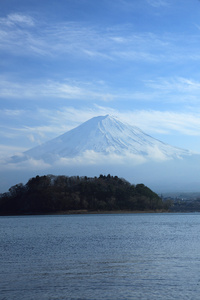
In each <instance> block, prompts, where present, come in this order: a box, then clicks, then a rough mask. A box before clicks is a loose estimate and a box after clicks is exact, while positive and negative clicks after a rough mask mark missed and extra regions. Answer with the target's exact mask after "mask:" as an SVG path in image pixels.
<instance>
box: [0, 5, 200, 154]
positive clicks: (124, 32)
mask: <svg viewBox="0 0 200 300" xmlns="http://www.w3.org/2000/svg"><path fill="white" fill-rule="evenodd" d="M199 50H200V1H198V0H190V1H188V0H115V1H113V0H101V1H98V0H59V1H58V0H42V1H39V0H18V1H16V0H2V1H1V3H0V57H1V59H0V70H1V72H0V158H3V157H5V156H8V155H12V154H14V153H16V152H20V151H25V150H27V149H29V148H32V147H34V146H36V145H38V144H41V143H43V142H45V141H47V140H49V139H51V138H53V137H56V136H58V135H60V134H62V133H64V132H66V131H68V130H69V129H71V128H73V127H75V126H77V125H79V124H80V123H82V122H84V121H86V120H88V119H90V118H92V117H93V116H98V115H106V114H112V115H116V116H118V117H119V118H120V119H121V120H122V121H123V120H124V121H126V122H128V123H130V124H133V125H136V126H138V127H140V128H141V129H142V130H143V131H145V132H146V133H148V134H150V135H151V136H153V137H155V138H158V139H160V140H161V141H164V142H166V143H169V144H171V145H174V146H178V147H181V148H186V149H189V150H193V151H196V152H200V75H199V69H200V51H199Z"/></svg>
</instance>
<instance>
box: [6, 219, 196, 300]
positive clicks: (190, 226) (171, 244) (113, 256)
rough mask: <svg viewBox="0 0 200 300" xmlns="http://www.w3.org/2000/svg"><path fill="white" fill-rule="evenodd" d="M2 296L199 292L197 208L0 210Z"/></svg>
mask: <svg viewBox="0 0 200 300" xmlns="http://www.w3.org/2000/svg"><path fill="white" fill-rule="evenodd" d="M0 283H1V284H0V300H1V299H2V300H3V299H20V300H22V299H26V300H27V299H199V292H200V214H119V215H73V216H27V217H0Z"/></svg>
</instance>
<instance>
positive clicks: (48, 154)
mask: <svg viewBox="0 0 200 300" xmlns="http://www.w3.org/2000/svg"><path fill="white" fill-rule="evenodd" d="M84 153H88V155H89V153H91V154H92V153H97V154H101V155H105V156H107V155H118V156H121V157H122V156H126V155H133V158H135V159H137V158H138V157H140V158H141V157H143V158H145V159H147V160H148V159H154V160H166V159H174V158H181V157H184V156H188V155H191V152H190V151H188V150H183V149H179V148H176V147H173V146H170V145H168V144H165V143H163V142H161V141H159V140H157V139H154V138H153V137H151V136H149V135H147V134H145V133H144V132H143V131H141V130H140V129H139V128H137V127H135V126H131V125H128V124H126V123H122V122H121V121H119V120H118V119H117V118H115V117H112V116H109V115H106V116H99V117H94V118H92V119H90V120H88V121H86V122H85V123H83V124H81V125H80V126H78V127H76V128H74V129H72V130H70V131H68V132H66V133H64V134H62V135H60V136H58V137H56V138H54V139H52V140H50V141H48V142H46V143H44V144H42V145H40V146H37V147H34V148H32V149H30V150H28V151H26V152H24V153H23V155H20V156H15V157H12V162H19V161H23V160H27V159H35V160H43V161H45V162H47V163H52V162H55V161H56V160H57V159H59V158H61V157H62V158H75V157H80V156H81V155H84Z"/></svg>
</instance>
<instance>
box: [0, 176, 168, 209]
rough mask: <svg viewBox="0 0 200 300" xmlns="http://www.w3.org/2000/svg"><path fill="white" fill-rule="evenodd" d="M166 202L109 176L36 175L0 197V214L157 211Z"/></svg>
mask: <svg viewBox="0 0 200 300" xmlns="http://www.w3.org/2000/svg"><path fill="white" fill-rule="evenodd" d="M168 208H169V207H168V204H167V203H166V202H163V201H162V199H161V198H160V197H159V196H158V195H157V194H156V193H155V192H153V191H152V190H151V189H149V188H148V187H147V186H145V185H144V184H137V185H134V184H130V183H129V182H128V181H126V180H125V179H123V178H119V177H117V176H111V175H107V176H105V175H100V176H99V177H94V178H91V177H87V176H84V177H79V176H73V177H68V176H54V175H45V176H36V177H34V178H31V179H30V180H29V181H28V182H27V183H26V184H25V185H23V184H22V183H20V184H16V185H15V186H12V187H11V188H10V189H9V191H8V192H7V193H4V194H1V196H0V215H24V214H51V213H70V212H74V213H76V212H79V213H80V212H104V211H108V212H112V211H158V210H159V211H160V210H167V209H168Z"/></svg>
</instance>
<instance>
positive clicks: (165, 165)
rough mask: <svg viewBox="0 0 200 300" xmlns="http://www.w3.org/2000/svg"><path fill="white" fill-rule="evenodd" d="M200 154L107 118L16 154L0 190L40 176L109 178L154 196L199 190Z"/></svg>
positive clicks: (3, 170) (5, 170)
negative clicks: (143, 186) (146, 189)
mask: <svg viewBox="0 0 200 300" xmlns="http://www.w3.org/2000/svg"><path fill="white" fill-rule="evenodd" d="M199 166H200V155H199V154H195V153H193V152H191V151H189V150H184V149H180V148H176V147H173V146H171V145H168V144H165V143H163V142H161V141H159V140H157V139H155V138H153V137H151V136H149V135H148V134H146V133H144V132H143V131H142V130H140V129H139V128H137V127H135V126H131V125H129V124H126V123H124V122H121V121H120V120H119V119H118V118H116V117H113V116H110V115H106V116H98V117H94V118H92V119H90V120H88V121H86V122H85V123H83V124H81V125H79V126H78V127H76V128H74V129H72V130H70V131H68V132H66V133H64V134H62V135H60V136H58V137H56V138H54V139H52V140H50V141H48V142H46V143H43V144H42V145H39V146H37V147H34V148H32V149H30V150H27V151H25V152H23V153H22V154H19V155H15V156H13V157H11V158H9V159H7V160H6V163H5V162H4V163H3V164H2V165H1V175H2V176H1V177H2V181H1V182H0V185H2V186H3V188H4V189H5V188H8V187H10V186H11V184H16V182H17V181H18V182H19V181H21V182H25V181H27V179H29V178H30V177H33V176H35V175H42V174H47V173H48V174H55V175H56V174H58V175H61V174H64V175H68V176H73V175H79V176H99V175H100V174H112V175H117V176H119V177H124V178H125V179H127V180H128V181H130V182H132V183H141V182H142V183H144V184H146V185H148V186H149V187H150V188H152V189H153V190H155V191H156V192H162V193H163V192H165V191H181V192H182V191H192V192H194V191H197V192H199V191H200V171H199Z"/></svg>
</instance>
